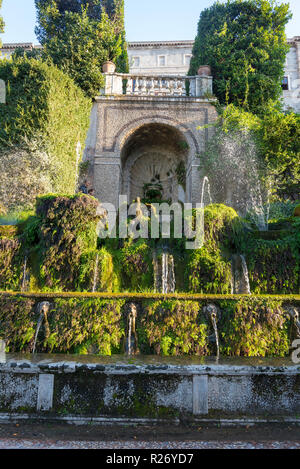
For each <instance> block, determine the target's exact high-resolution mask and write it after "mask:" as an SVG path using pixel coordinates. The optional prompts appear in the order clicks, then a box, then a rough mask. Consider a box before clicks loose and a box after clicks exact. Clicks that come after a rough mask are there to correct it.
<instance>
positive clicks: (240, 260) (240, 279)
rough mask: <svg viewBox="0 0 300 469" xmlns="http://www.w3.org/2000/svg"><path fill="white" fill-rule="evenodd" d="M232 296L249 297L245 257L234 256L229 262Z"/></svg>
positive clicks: (249, 289)
mask: <svg viewBox="0 0 300 469" xmlns="http://www.w3.org/2000/svg"><path fill="white" fill-rule="evenodd" d="M231 266H232V267H231V271H232V291H231V293H232V294H233V295H250V294H251V288H250V280H249V272H248V267H247V262H246V259H245V256H243V255H241V254H235V255H234V256H232V261H231Z"/></svg>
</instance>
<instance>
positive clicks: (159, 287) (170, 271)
mask: <svg viewBox="0 0 300 469" xmlns="http://www.w3.org/2000/svg"><path fill="white" fill-rule="evenodd" d="M153 270H154V289H155V291H156V292H161V293H165V294H166V293H174V292H175V290H176V278H175V266H174V257H173V256H172V255H171V254H170V253H169V252H167V251H166V250H164V251H163V253H162V255H161V259H159V258H158V256H157V252H156V251H154V252H153Z"/></svg>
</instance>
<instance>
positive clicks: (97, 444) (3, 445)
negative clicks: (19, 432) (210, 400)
mask: <svg viewBox="0 0 300 469" xmlns="http://www.w3.org/2000/svg"><path fill="white" fill-rule="evenodd" d="M0 449H125V450H127V449H133V450H141V449H154V450H157V449H158V450H161V449H170V450H180V449H181V450H198V449H200V450H201V449H204V450H206V449H209V450H211V449H237V450H240V449H250V450H251V449H253V450H255V449H300V441H298V442H295V441H293V442H291V441H265V442H262V441H260V442H254V441H227V442H226V441H165V442H159V441H111V442H107V441H59V440H58V441H55V440H34V439H33V440H31V439H24V440H23V439H12V438H7V439H5V438H2V439H0Z"/></svg>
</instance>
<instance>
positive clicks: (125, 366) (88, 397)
mask: <svg viewBox="0 0 300 469" xmlns="http://www.w3.org/2000/svg"><path fill="white" fill-rule="evenodd" d="M3 355H4V354H3ZM20 419H27V420H28V419H29V420H32V419H33V420H35V419H38V420H40V419H44V420H49V421H53V420H54V421H62V420H63V421H67V422H70V423H77V424H80V423H82V424H83V423H87V422H93V423H106V424H107V423H108V422H114V423H118V422H119V423H141V424H143V423H151V422H152V423H158V422H160V423H161V422H166V421H168V422H170V421H172V422H174V423H178V424H179V423H180V422H181V421H182V419H183V420H184V421H189V422H191V423H193V422H199V420H201V421H203V420H204V421H210V422H222V423H225V424H226V422H227V423H228V422H233V423H234V422H239V423H245V422H248V423H249V422H250V423H251V422H256V421H257V422H269V421H272V422H283V421H284V422H290V423H295V424H299V423H300V364H299V365H296V364H293V363H292V361H291V360H289V359H257V358H255V359H252V358H250V359H244V358H228V359H227V358H222V359H220V360H216V359H214V358H205V359H202V358H199V357H192V358H190V357H189V358H177V357H156V356H155V357H154V356H145V357H144V356H143V357H141V356H138V357H128V356H119V355H118V356H112V357H98V356H75V355H67V356H65V355H35V356H30V355H18V354H16V355H15V354H6V355H4V356H3V357H2V363H0V421H1V420H2V421H7V420H8V421H16V420H20Z"/></svg>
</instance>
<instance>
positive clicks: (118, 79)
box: [100, 73, 123, 96]
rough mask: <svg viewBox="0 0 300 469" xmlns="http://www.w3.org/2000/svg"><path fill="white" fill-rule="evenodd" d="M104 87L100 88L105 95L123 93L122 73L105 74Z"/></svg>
mask: <svg viewBox="0 0 300 469" xmlns="http://www.w3.org/2000/svg"><path fill="white" fill-rule="evenodd" d="M104 80H105V84H104V88H102V89H101V90H100V94H101V95H102V96H103V95H104V96H111V95H117V96H120V95H122V94H123V78H122V76H120V75H114V74H112V73H105V74H104Z"/></svg>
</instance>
